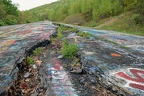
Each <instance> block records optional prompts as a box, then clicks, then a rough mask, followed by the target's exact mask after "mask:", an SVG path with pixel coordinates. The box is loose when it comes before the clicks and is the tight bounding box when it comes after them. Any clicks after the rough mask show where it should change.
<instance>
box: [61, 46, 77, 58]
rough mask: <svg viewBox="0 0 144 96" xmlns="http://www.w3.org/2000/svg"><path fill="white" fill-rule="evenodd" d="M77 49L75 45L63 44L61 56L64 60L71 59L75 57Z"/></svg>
mask: <svg viewBox="0 0 144 96" xmlns="http://www.w3.org/2000/svg"><path fill="white" fill-rule="evenodd" d="M77 51H78V48H77V46H76V45H75V44H71V43H70V44H64V45H63V46H62V49H61V54H62V55H63V56H64V58H72V57H74V56H76V54H77Z"/></svg>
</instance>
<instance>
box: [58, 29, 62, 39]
mask: <svg viewBox="0 0 144 96" xmlns="http://www.w3.org/2000/svg"><path fill="white" fill-rule="evenodd" d="M62 37H63V35H62V28H61V27H58V32H57V38H59V39H61V38H62Z"/></svg>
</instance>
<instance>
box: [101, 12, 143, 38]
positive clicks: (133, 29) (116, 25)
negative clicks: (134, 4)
mask: <svg viewBox="0 0 144 96" xmlns="http://www.w3.org/2000/svg"><path fill="white" fill-rule="evenodd" d="M133 14H134V13H133V12H127V13H124V14H123V15H122V16H121V17H120V18H119V19H118V20H117V21H116V22H113V23H112V24H109V25H106V26H103V27H102V28H99V29H103V30H113V31H118V32H122V33H128V34H134V35H141V36H144V25H143V24H135V22H134V20H132V16H133Z"/></svg>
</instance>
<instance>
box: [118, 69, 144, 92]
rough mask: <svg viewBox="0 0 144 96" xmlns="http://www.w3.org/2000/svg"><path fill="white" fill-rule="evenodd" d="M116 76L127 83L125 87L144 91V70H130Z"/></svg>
mask: <svg viewBox="0 0 144 96" xmlns="http://www.w3.org/2000/svg"><path fill="white" fill-rule="evenodd" d="M115 76H116V77H118V78H120V79H123V80H125V81H127V84H126V85H125V87H130V88H134V89H139V90H142V91H144V70H141V69H137V68H129V69H127V70H126V71H125V72H123V71H120V72H117V73H115Z"/></svg>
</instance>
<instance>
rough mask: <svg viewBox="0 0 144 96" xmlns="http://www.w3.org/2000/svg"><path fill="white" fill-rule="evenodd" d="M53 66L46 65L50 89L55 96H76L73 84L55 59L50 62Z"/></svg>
mask: <svg viewBox="0 0 144 96" xmlns="http://www.w3.org/2000/svg"><path fill="white" fill-rule="evenodd" d="M51 61H53V62H54V63H53V64H50V63H49V64H47V67H48V78H51V83H52V86H51V87H52V89H53V91H54V93H55V94H56V96H69V95H72V96H77V94H76V92H75V89H74V88H73V84H72V83H71V80H70V78H69V76H68V74H67V73H66V72H65V71H64V69H63V68H62V66H61V62H60V61H56V59H53V60H51Z"/></svg>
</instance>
